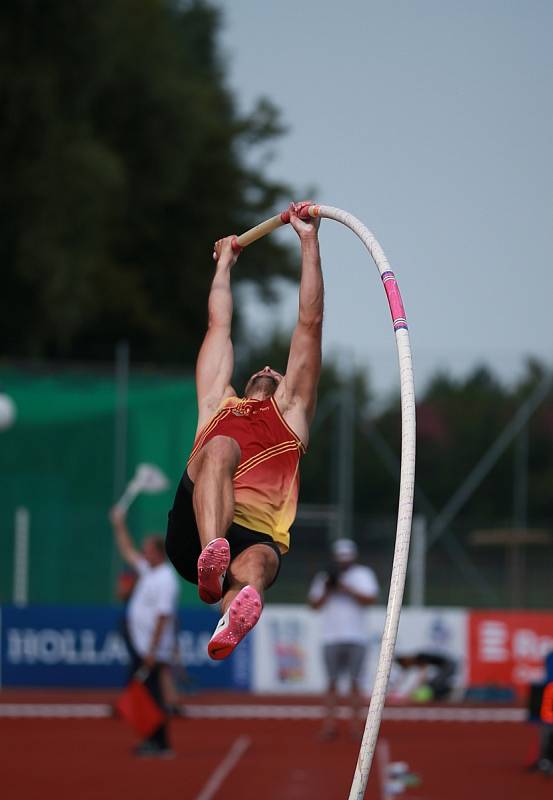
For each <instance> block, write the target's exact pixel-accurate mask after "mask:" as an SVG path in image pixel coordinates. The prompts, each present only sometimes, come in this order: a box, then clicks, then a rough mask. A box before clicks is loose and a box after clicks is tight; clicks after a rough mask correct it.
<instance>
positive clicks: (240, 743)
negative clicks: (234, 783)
mask: <svg viewBox="0 0 553 800" xmlns="http://www.w3.org/2000/svg"><path fill="white" fill-rule="evenodd" d="M250 744H251V739H250V737H249V736H239V737H238V739H236V740H235V741H234V742H233V744H232V747H231V748H230V750H229V751H228V753H227V754H226V756H225V757H224V759H223V760H222V761H221V763H220V764H219V766H218V767H217V768H216V769H215V771H214V772H213V773H212V774H211V777H210V778H209V780H208V782H207V783H206V785H205V786H204V788H203V789H202V791H201V792H200V794H199V795H197V797H196V800H211V798H212V797H214V796H215V795H216V794H217V792H218V791H219V789H220V788H221V786H222V785H223V783H224V781H225V778H226V777H227V775H228V774H229V773H230V772H232V770H233V769H234V767H235V766H236V765H237V764H238V762H239V761H240V759H241V758H242V756H243V755H244V753H245V752H246V750H247V749H248V747H249V746H250Z"/></svg>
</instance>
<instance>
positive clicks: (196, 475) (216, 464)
mask: <svg viewBox="0 0 553 800" xmlns="http://www.w3.org/2000/svg"><path fill="white" fill-rule="evenodd" d="M239 461H240V447H239V446H238V443H237V442H236V441H235V440H234V439H231V438H230V437H229V436H215V437H214V438H213V439H211V440H210V441H209V442H208V443H207V444H206V445H204V447H202V449H201V450H200V452H199V453H198V455H197V456H196V458H195V459H194V460H193V461H192V463H191V464H190V466H189V467H188V475H189V477H190V480H191V481H192V483H193V484H194V494H193V503H194V514H195V516H196V524H197V526H198V533H199V534H200V542H201V544H202V547H205V546H206V545H207V544H209V542H211V541H212V540H213V539H215V538H217V537H218V536H225V534H226V532H227V530H228V529H229V527H230V524H231V522H232V517H233V514H234V490H233V486H232V478H233V476H234V473H235V472H236V468H237V466H238V463H239Z"/></svg>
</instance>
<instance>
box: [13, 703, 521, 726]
mask: <svg viewBox="0 0 553 800" xmlns="http://www.w3.org/2000/svg"><path fill="white" fill-rule="evenodd" d="M183 710H184V713H185V716H187V717H191V718H193V719H322V717H323V716H324V714H325V709H324V708H323V706H308V705H261V704H259V705H253V704H252V705H230V704H229V705H199V704H198V705H195V704H194V705H184V706H183ZM113 716H114V713H113V707H112V706H110V705H107V704H100V703H0V718H11V719H16V718H18V717H20V718H21V717H23V718H44V719H48V718H71V717H78V718H81V719H103V718H106V717H113ZM338 716H339V717H341V718H342V719H346V718H348V717H349V716H350V710H349V709H348V708H346V707H345V706H341V707H339V708H338ZM527 717H528V714H527V711H526V709H524V708H460V707H459V706H454V707H451V708H448V707H447V706H440V707H438V708H434V707H423V708H419V707H411V706H410V707H402V706H397V707H396V706H391V707H387V708H385V709H384V719H386V720H390V721H392V722H524V721H525V720H526V719H527Z"/></svg>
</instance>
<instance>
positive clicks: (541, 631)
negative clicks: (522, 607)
mask: <svg viewBox="0 0 553 800" xmlns="http://www.w3.org/2000/svg"><path fill="white" fill-rule="evenodd" d="M551 651H553V613H551V612H537V611H536V612H524V611H521V612H518V611H517V612H515V611H511V612H510V611H471V612H470V614H469V681H468V682H469V685H471V686H482V685H487V684H494V685H496V686H512V687H514V688H515V689H516V690H517V692H518V693H519V694H521V695H524V694H525V693H526V689H527V687H528V685H529V684H530V683H535V682H539V681H542V680H543V679H544V659H545V657H546V655H547V654H548V653H550V652H551Z"/></svg>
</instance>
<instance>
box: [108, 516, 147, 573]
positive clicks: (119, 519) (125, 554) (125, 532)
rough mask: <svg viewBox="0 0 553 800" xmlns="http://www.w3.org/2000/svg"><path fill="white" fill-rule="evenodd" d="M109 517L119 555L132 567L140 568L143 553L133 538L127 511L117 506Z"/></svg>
mask: <svg viewBox="0 0 553 800" xmlns="http://www.w3.org/2000/svg"><path fill="white" fill-rule="evenodd" d="M109 519H110V522H111V524H112V526H113V535H114V538H115V544H116V545H117V549H118V550H119V555H120V556H121V558H122V559H123V560H124V561H126V562H127V564H129V565H130V566H131V567H134V568H135V569H138V566H139V564H140V563H141V562H142V555H141V553H140V552H139V551H138V550H137V549H136V547H135V546H134V544H133V541H132V539H131V535H130V533H129V529H128V528H127V520H126V514H125V512H124V511H121V509H120V508H117V506H115V507H114V508H112V509H111V511H110V513H109Z"/></svg>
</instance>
